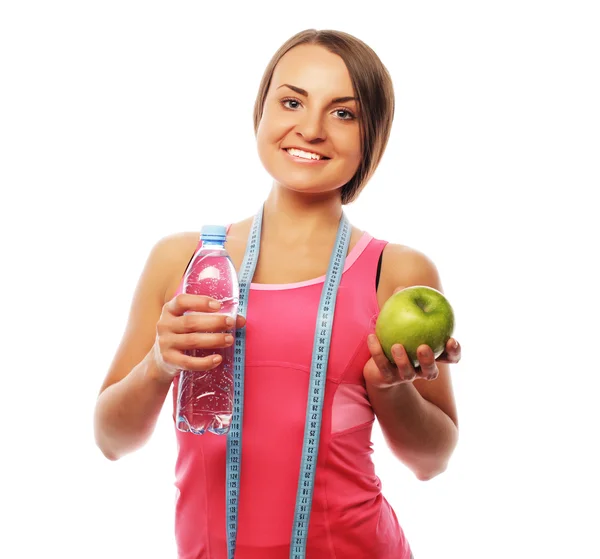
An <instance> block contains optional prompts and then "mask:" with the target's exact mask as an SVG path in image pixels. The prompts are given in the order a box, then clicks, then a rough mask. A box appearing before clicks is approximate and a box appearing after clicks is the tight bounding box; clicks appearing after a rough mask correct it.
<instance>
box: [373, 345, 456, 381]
mask: <svg viewBox="0 0 600 559" xmlns="http://www.w3.org/2000/svg"><path fill="white" fill-rule="evenodd" d="M367 344H368V346H369V351H370V352H371V359H369V361H367V364H366V365H365V368H364V369H363V375H364V377H365V381H366V382H367V384H369V385H371V386H373V387H375V388H390V387H392V386H395V385H397V384H402V383H406V382H412V381H414V380H415V379H425V380H435V379H436V378H437V376H438V368H437V363H458V362H459V361H460V344H459V343H458V341H457V340H455V339H454V338H450V339H449V340H448V342H447V343H446V349H445V350H444V352H443V353H442V354H441V355H440V356H439V357H438V358H437V359H435V358H434V356H433V350H432V349H431V348H430V347H429V346H428V345H425V344H423V345H420V346H419V347H418V348H417V359H418V360H419V367H417V368H416V369H415V367H413V365H412V363H411V360H410V359H409V358H408V355H407V354H406V351H405V349H404V347H403V346H402V345H400V344H395V345H394V346H392V355H393V357H394V362H395V365H393V364H392V363H390V361H389V360H388V358H387V357H386V355H385V353H384V352H383V349H382V347H381V344H380V343H379V340H378V339H377V336H376V335H375V334H370V335H369V337H368V338H367Z"/></svg>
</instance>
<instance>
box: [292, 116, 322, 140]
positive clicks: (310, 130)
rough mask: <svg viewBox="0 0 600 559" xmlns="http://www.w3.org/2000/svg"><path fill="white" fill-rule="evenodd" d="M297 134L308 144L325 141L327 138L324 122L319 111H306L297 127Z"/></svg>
mask: <svg viewBox="0 0 600 559" xmlns="http://www.w3.org/2000/svg"><path fill="white" fill-rule="evenodd" d="M296 132H297V134H298V135H299V136H301V137H302V138H304V140H305V141H306V142H311V143H314V142H319V141H323V140H324V139H325V136H326V133H325V127H324V125H323V120H322V118H321V115H319V114H318V112H317V111H313V112H311V111H305V113H304V115H302V118H301V120H300V122H299V123H298V125H297V126H296Z"/></svg>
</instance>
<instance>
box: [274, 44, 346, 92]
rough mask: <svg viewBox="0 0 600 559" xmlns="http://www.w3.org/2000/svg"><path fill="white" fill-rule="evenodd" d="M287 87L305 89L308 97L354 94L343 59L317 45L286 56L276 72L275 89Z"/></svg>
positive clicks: (302, 47) (302, 46)
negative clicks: (285, 85) (312, 95)
mask: <svg viewBox="0 0 600 559" xmlns="http://www.w3.org/2000/svg"><path fill="white" fill-rule="evenodd" d="M284 83H290V84H293V85H295V86H298V87H301V88H302V89H306V90H307V91H308V93H309V94H312V93H314V94H315V95H318V94H320V93H322V94H326V95H336V96H340V97H341V96H346V95H347V96H350V95H353V94H354V91H353V88H352V80H351V79H350V73H349V72H348V69H347V68H346V64H345V62H344V61H343V59H342V58H341V57H340V56H338V55H337V54H334V53H332V52H330V51H328V50H327V49H326V48H324V47H321V46H318V45H300V46H297V47H294V48H293V49H291V50H289V51H288V52H286V53H285V54H284V55H283V57H282V58H281V60H280V61H279V62H278V63H277V66H276V67H275V71H274V72H273V79H272V84H273V89H276V88H278V87H279V86H280V85H282V84H284Z"/></svg>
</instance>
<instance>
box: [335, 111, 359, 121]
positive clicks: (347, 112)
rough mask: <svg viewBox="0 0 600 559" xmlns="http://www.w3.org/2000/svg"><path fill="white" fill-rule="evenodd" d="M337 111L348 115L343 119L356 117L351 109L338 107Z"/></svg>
mask: <svg viewBox="0 0 600 559" xmlns="http://www.w3.org/2000/svg"><path fill="white" fill-rule="evenodd" d="M335 112H336V113H338V114H339V113H346V114H347V115H348V116H347V117H346V118H344V117H342V120H354V119H355V118H356V117H355V116H354V114H353V113H351V112H350V111H349V110H347V109H336V111H335Z"/></svg>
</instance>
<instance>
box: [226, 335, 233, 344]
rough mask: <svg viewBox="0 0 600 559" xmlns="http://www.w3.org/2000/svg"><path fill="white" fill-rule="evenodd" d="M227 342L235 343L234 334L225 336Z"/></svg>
mask: <svg viewBox="0 0 600 559" xmlns="http://www.w3.org/2000/svg"><path fill="white" fill-rule="evenodd" d="M225 343H226V344H232V343H233V336H225Z"/></svg>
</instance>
